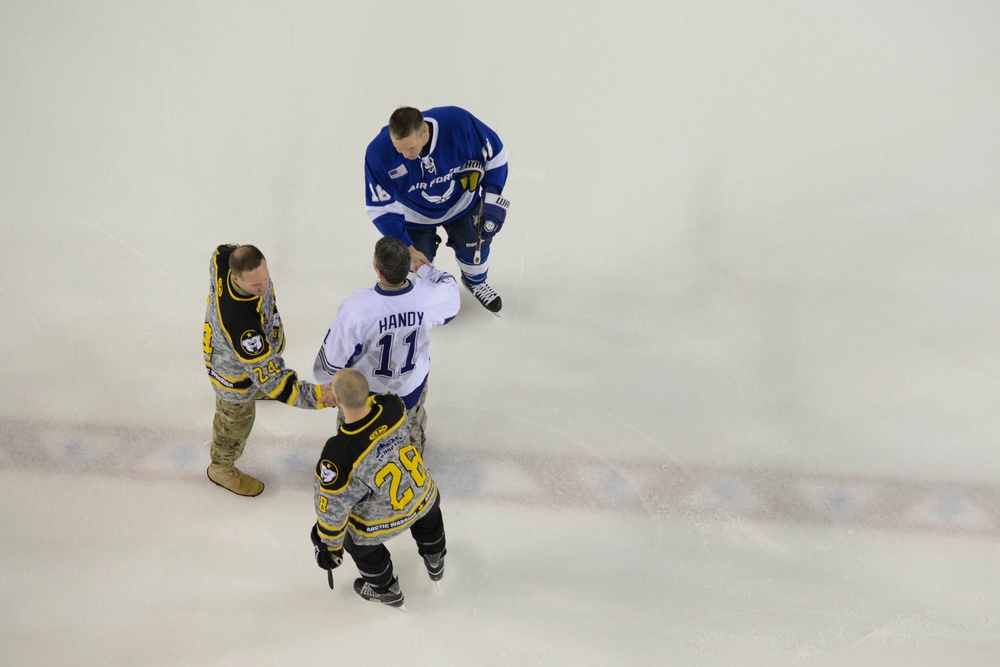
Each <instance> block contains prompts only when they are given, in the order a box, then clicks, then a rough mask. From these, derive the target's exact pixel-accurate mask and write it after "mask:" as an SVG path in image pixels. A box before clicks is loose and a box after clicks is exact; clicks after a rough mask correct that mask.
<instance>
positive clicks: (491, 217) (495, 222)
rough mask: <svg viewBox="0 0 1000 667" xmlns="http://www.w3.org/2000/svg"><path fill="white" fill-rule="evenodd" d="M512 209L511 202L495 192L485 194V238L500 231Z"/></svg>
mask: <svg viewBox="0 0 1000 667" xmlns="http://www.w3.org/2000/svg"><path fill="white" fill-rule="evenodd" d="M508 209H510V202H509V201H508V200H506V199H504V198H503V197H501V196H500V195H499V194H497V193H495V192H487V193H486V194H485V195H484V196H483V238H487V239H488V238H491V237H492V236H493V235H494V234H496V233H497V232H499V231H500V228H501V227H502V226H503V221H504V219H505V218H506V217H507V211H508Z"/></svg>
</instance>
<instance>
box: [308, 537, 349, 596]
mask: <svg viewBox="0 0 1000 667" xmlns="http://www.w3.org/2000/svg"><path fill="white" fill-rule="evenodd" d="M309 537H310V538H311V539H312V543H313V553H315V555H316V564H317V565H319V566H320V567H321V568H323V569H324V570H333V569H336V568H337V567H338V566H339V565H340V564H341V563H343V562H344V549H343V547H341V548H340V549H337V550H336V551H333V550H331V549H330V547H328V546H326V544H324V543H323V540H321V539H319V527H318V526H317V525H316V524H313V527H312V532H311V533H309ZM331 588H332V586H331Z"/></svg>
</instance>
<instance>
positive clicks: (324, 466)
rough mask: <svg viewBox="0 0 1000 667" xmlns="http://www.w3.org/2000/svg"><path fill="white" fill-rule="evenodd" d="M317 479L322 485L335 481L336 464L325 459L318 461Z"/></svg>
mask: <svg viewBox="0 0 1000 667" xmlns="http://www.w3.org/2000/svg"><path fill="white" fill-rule="evenodd" d="M319 481H320V484H322V485H323V486H329V485H330V484H333V483H334V482H335V481H337V466H335V465H334V464H333V463H332V462H331V461H329V460H327V459H323V460H322V461H320V462H319Z"/></svg>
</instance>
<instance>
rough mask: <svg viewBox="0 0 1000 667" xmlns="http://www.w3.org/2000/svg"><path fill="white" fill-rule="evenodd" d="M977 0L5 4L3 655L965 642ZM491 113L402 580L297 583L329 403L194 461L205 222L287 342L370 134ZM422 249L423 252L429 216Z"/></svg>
mask: <svg viewBox="0 0 1000 667" xmlns="http://www.w3.org/2000/svg"><path fill="white" fill-rule="evenodd" d="M998 29H1000V5H998V4H997V3H996V2H983V1H978V0H969V1H968V2H962V3H943V2H929V1H924V0H916V1H908V2H902V1H892V0H890V1H889V2H882V3H869V2H861V1H860V0H847V1H846V2H836V3H834V2H806V3H800V2H760V3H743V2H736V1H735V0H720V1H718V2H706V3H688V2H683V3H682V2H659V1H648V2H644V1H639V2H631V3H611V2H580V3H576V2H569V1H568V0H559V1H558V2H551V3H544V2H543V3H539V2H527V1H513V2H504V3H491V4H489V5H487V4H485V3H469V2H450V1H443V2H435V3H429V4H428V5H426V6H417V5H414V4H412V3H404V2H377V3H376V2H372V3H342V2H315V1H313V2H302V3H294V4H289V3H278V2H262V1H259V0H258V1H249V2H191V1H179V2H171V3H162V2H151V1H146V0H141V1H138V2H92V3H79V2H58V1H54V2H26V1H21V0H13V1H8V2H4V3H2V4H0V312H2V313H3V321H4V329H5V331H6V343H5V345H4V348H3V349H4V351H3V353H2V360H3V364H2V368H3V372H4V376H5V382H3V384H2V385H0V386H2V389H0V392H2V400H0V663H2V664H4V665H88V666H89V665H139V664H142V665H212V666H215V665H226V666H228V665H240V666H245V665H317V664H360V663H361V662H366V663H372V664H376V663H381V664H398V665H403V664H406V665H431V666H435V665H505V666H506V665H666V664H669V665H705V666H716V665H721V666H730V665H741V666H742V665H747V666H758V665H760V666H768V667H774V666H786V665H787V666H798V665H802V666H809V667H820V666H823V667H831V666H841V665H849V666H852V667H866V666H872V667H874V666H878V667H884V666H889V665H892V666H895V665H906V666H907V667H931V666H934V667H936V666H940V665H963V666H965V667H970V666H980V665H982V666H991V667H995V666H996V665H998V664H1000V578H998V576H997V565H998V558H997V554H998V546H1000V448H998V444H1000V438H998V433H1000V410H998V409H997V405H998V403H1000V379H998V378H1000V343H998V335H997V331H998V329H1000V314H998V303H1000V284H998V283H1000V269H998V264H997V257H998V250H1000V248H998V236H1000V230H998V222H1000V187H998V184H1000V38H998V34H1000V30H998ZM444 104H456V105H460V106H464V107H466V108H468V109H470V110H471V111H473V113H475V114H476V115H478V116H479V117H480V118H482V119H483V120H484V121H485V122H486V123H487V124H489V125H490V126H491V127H493V128H494V129H495V130H497V132H498V133H499V134H500V136H501V137H502V138H503V140H504V142H505V143H506V145H507V147H508V150H509V153H510V178H509V180H508V183H507V188H506V190H505V193H504V194H505V195H506V196H507V197H508V198H509V199H510V200H511V202H512V207H511V212H510V215H509V216H508V220H507V224H506V226H505V228H504V230H503V232H502V233H501V234H500V235H499V236H498V237H497V240H496V242H495V244H494V246H493V256H492V267H491V272H490V283H491V284H492V285H493V286H494V287H495V288H496V289H497V291H498V292H499V293H500V294H501V295H502V296H503V299H504V304H505V305H504V309H503V312H502V317H500V318H499V319H498V318H494V317H493V316H492V315H490V314H489V313H487V312H486V311H485V310H484V309H482V308H481V307H479V306H478V304H476V303H475V302H474V301H473V300H472V297H471V296H470V295H469V294H467V293H464V292H463V295H462V298H463V304H462V311H461V312H460V313H459V316H458V318H456V320H455V321H454V322H452V323H451V324H449V325H448V326H447V327H443V328H440V329H437V330H435V332H434V334H433V339H434V358H433V362H432V372H431V385H430V395H429V400H428V404H427V410H428V415H429V432H428V436H429V440H428V442H429V444H428V448H427V454H426V461H427V464H428V467H430V468H431V469H432V470H433V471H434V472H435V474H436V476H437V479H438V482H439V484H440V486H441V489H442V498H443V500H442V508H443V510H444V517H445V522H446V527H447V535H448V539H449V547H448V550H449V553H448V557H447V569H446V574H445V578H444V579H443V580H442V581H441V582H440V584H439V585H438V586H435V585H434V584H433V583H432V582H431V581H430V580H429V579H428V578H427V576H426V575H425V573H424V572H423V570H422V565H421V563H420V560H419V557H418V556H417V554H416V549H415V547H414V545H413V543H412V540H410V538H409V536H406V535H404V536H402V537H400V538H398V539H396V540H394V541H393V542H391V543H390V544H389V546H390V549H391V550H392V552H393V554H394V560H395V562H396V568H397V573H398V575H399V577H400V582H401V584H402V588H403V592H404V593H405V595H406V606H407V608H408V611H407V612H405V613H403V612H399V611H396V610H393V609H388V608H383V607H380V606H376V605H372V604H368V603H365V602H363V601H362V600H361V599H359V598H358V597H357V596H356V595H355V594H354V593H353V591H352V590H351V582H352V580H353V579H354V577H355V576H356V570H355V568H354V566H353V564H352V563H350V562H347V563H345V564H344V565H343V566H342V567H341V568H340V569H338V570H337V571H336V572H335V574H336V577H337V586H336V589H335V590H334V591H332V592H331V591H330V590H329V589H328V588H327V585H326V581H325V577H324V575H323V573H322V572H321V571H320V570H319V569H318V568H316V566H315V564H314V562H313V558H312V552H311V545H310V543H309V538H308V531H309V528H310V526H311V524H312V521H313V520H314V517H313V515H312V498H311V493H312V487H311V474H312V472H311V471H312V467H313V465H314V464H315V460H316V457H317V456H318V454H319V451H320V449H321V447H322V443H323V441H324V440H325V439H326V438H327V437H328V436H329V435H330V434H332V432H333V429H334V417H335V413H334V412H333V411H322V412H317V413H307V412H305V411H301V410H295V409H292V408H289V407H287V406H283V405H277V404H263V405H259V406H258V408H259V409H258V415H257V422H256V426H255V428H254V432H253V435H252V436H251V439H250V443H249V445H248V447H247V453H246V455H245V456H244V458H243V459H242V460H241V467H243V468H244V469H245V470H247V471H248V472H251V473H253V474H255V475H257V476H259V477H260V478H261V479H262V480H263V481H264V482H265V483H266V484H267V488H266V490H265V492H264V494H263V495H261V496H260V497H258V498H255V499H245V498H239V497H236V496H234V495H232V494H229V493H226V492H225V491H223V490H221V489H219V488H218V487H216V486H214V485H213V484H211V483H209V482H208V480H207V479H206V478H205V467H206V466H207V464H208V450H207V447H206V445H205V443H206V441H207V440H208V438H209V437H210V428H211V419H212V411H213V393H212V391H211V388H210V385H209V383H208V381H207V379H206V378H205V376H204V370H203V368H204V367H203V364H202V359H201V350H200V338H201V332H202V319H203V314H204V304H205V296H206V294H207V287H208V286H207V266H208V260H209V257H210V255H211V253H212V250H213V249H214V248H215V246H216V245H218V244H220V243H231V242H232V243H253V244H255V245H257V246H259V247H260V248H261V249H262V250H263V252H264V254H265V255H266V256H267V258H268V263H269V267H270V270H271V275H272V278H273V280H274V283H275V290H276V293H277V299H278V304H279V307H280V309H281V313H282V319H283V321H284V324H285V327H286V332H287V335H288V340H289V342H288V347H287V350H286V354H285V359H286V361H287V362H288V363H289V365H290V366H292V367H293V368H296V369H298V370H300V371H301V372H302V373H303V374H305V375H307V376H308V375H309V370H310V369H311V364H312V360H313V357H314V355H315V353H316V350H317V349H318V348H319V345H320V343H321V341H322V337H323V335H324V334H325V332H326V328H327V326H328V325H329V323H330V320H331V319H332V317H333V315H334V313H335V311H336V307H337V305H338V304H339V303H340V301H341V300H342V299H343V298H345V297H346V296H347V295H348V294H349V293H350V292H351V290H354V289H357V288H359V287H367V286H371V285H372V284H374V280H375V277H374V274H373V272H372V270H371V263H370V259H369V258H370V256H371V254H370V253H371V248H372V245H373V244H374V242H375V240H376V239H377V238H378V234H377V232H376V230H375V228H374V227H373V226H372V225H371V223H370V222H369V221H368V219H367V217H366V215H365V211H364V203H365V199H364V197H365V190H364V182H363V178H362V164H363V155H364V149H365V146H366V145H367V143H368V141H370V140H371V138H373V137H374V136H375V134H376V133H377V132H378V131H379V129H380V128H381V127H382V126H383V125H385V123H386V122H387V120H388V116H389V114H390V113H391V111H392V110H393V109H395V108H396V107H398V106H403V105H413V106H418V107H421V108H427V107H431V106H438V105H444ZM438 265H439V266H440V267H442V268H444V269H446V270H449V271H454V270H455V268H456V266H455V263H454V258H453V256H451V254H450V252H448V251H443V252H441V253H440V255H439V259H438Z"/></svg>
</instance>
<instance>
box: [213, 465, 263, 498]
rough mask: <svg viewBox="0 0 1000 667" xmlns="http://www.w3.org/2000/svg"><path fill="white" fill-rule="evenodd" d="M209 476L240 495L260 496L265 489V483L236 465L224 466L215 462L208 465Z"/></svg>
mask: <svg viewBox="0 0 1000 667" xmlns="http://www.w3.org/2000/svg"><path fill="white" fill-rule="evenodd" d="M208 478H209V479H210V480H212V481H213V482H215V483H216V484H218V485H219V486H221V487H222V488H224V489H228V490H230V491H232V492H233V493H235V494H237V495H240V496H259V495H260V492H261V491H263V490H264V483H263V482H261V481H260V480H259V479H256V478H254V477H251V476H250V475H248V474H246V473H245V472H240V470H239V468H237V467H236V466H224V465H219V464H217V463H213V464H212V465H210V466H208Z"/></svg>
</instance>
